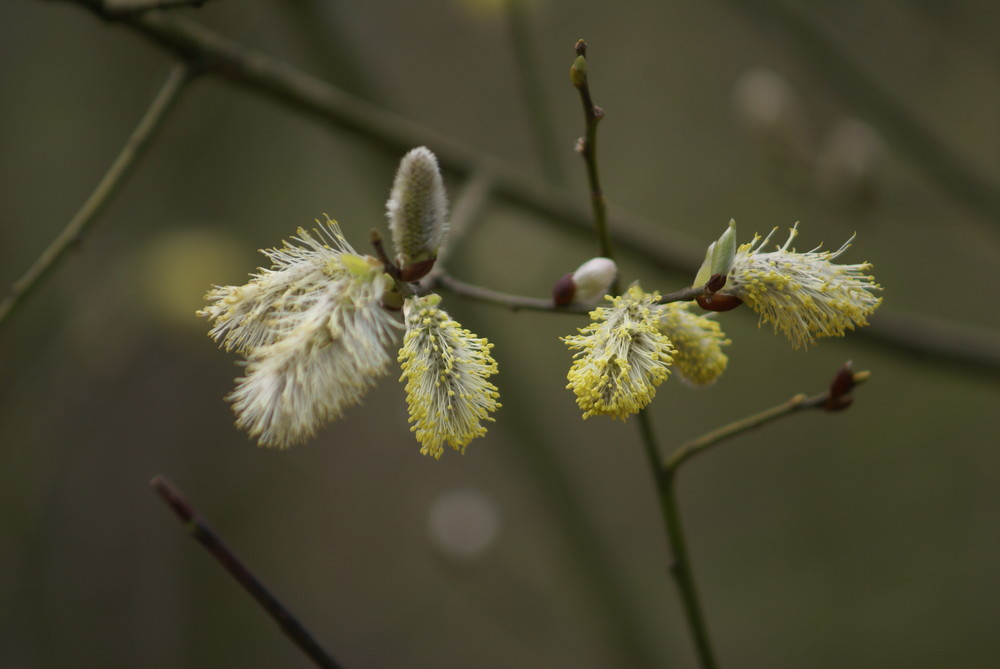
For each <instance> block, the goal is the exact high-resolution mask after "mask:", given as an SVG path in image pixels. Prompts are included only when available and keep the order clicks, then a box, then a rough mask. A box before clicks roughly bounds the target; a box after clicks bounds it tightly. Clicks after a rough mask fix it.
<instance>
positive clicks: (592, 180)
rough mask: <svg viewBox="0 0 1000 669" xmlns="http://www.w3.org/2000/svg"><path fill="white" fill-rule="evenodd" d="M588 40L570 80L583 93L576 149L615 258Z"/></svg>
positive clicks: (603, 238)
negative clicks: (581, 133)
mask: <svg viewBox="0 0 1000 669" xmlns="http://www.w3.org/2000/svg"><path fill="white" fill-rule="evenodd" d="M587 69H588V66H587V43H586V42H584V41H583V40H579V41H577V43H576V60H575V61H574V62H573V66H572V67H571V68H570V81H571V82H572V83H573V86H574V87H575V88H576V90H577V91H578V92H579V93H580V103H581V104H582V105H583V118H584V136H583V137H581V138H580V142H579V144H578V146H577V150H578V151H579V152H580V155H581V156H582V157H583V162H584V164H585V165H586V167H587V185H588V186H589V189H590V210H591V213H592V214H593V217H594V225H595V226H596V228H597V240H598V243H599V244H600V246H601V255H602V256H604V257H605V258H611V259H614V253H613V251H612V245H611V231H610V230H609V229H608V201H607V198H606V197H605V196H604V190H603V189H602V188H601V175H600V170H599V169H598V167H597V124H598V123H600V122H601V119H602V118H604V110H603V109H601V108H600V107H598V106H597V105H595V104H594V100H593V99H592V98H591V96H590V77H589V75H588V72H587ZM611 288H612V292H613V293H614V294H616V295H617V294H618V292H619V291H618V280H617V279H615V281H614V282H613V285H612V287H611Z"/></svg>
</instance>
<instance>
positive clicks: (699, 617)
mask: <svg viewBox="0 0 1000 669" xmlns="http://www.w3.org/2000/svg"><path fill="white" fill-rule="evenodd" d="M638 419H639V430H640V433H641V435H642V442H643V444H644V445H645V447H646V457H647V459H648V460H649V464H650V466H651V467H652V470H653V478H654V480H655V481H656V489H657V491H658V492H659V496H660V511H661V512H662V514H663V524H664V527H665V528H666V532H667V538H668V540H669V541H668V545H669V546H670V554H671V556H672V558H673V561H672V562H671V564H670V574H671V575H672V576H673V578H674V582H675V583H676V584H677V590H678V592H679V593H680V596H681V606H682V607H683V608H684V618H685V619H686V620H687V623H688V630H689V631H690V633H691V639H692V640H693V641H694V647H695V650H696V651H697V653H698V661H699V663H700V665H701V667H702V669H715V667H717V666H718V664H717V662H716V660H715V652H714V651H713V650H712V641H711V638H710V637H709V635H708V623H707V622H706V620H705V613H704V611H703V610H702V606H701V598H700V597H699V596H698V588H697V586H696V585H695V580H694V570H693V568H692V563H691V554H690V552H689V551H688V547H687V538H686V537H685V535H684V525H683V524H682V523H681V515H680V506H679V505H678V503H677V487H676V485H675V483H676V478H675V476H674V474H675V472H674V471H673V470H667V469H664V468H662V467H661V466H660V462H661V461H662V458H661V457H660V452H659V449H658V448H657V447H656V437H655V435H654V434H653V424H652V420H651V419H650V417H649V415H648V414H647V412H646V410H645V409H644V410H642V411H640V412H639V415H638Z"/></svg>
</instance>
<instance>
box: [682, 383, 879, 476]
mask: <svg viewBox="0 0 1000 669" xmlns="http://www.w3.org/2000/svg"><path fill="white" fill-rule="evenodd" d="M844 370H846V372H847V373H849V375H850V381H849V382H848V384H847V385H846V387H845V386H843V385H842V386H840V387H838V381H840V380H841V378H842V377H843V375H844V373H845V371H844ZM867 379H868V372H857V373H854V372H852V371H851V369H850V363H847V364H846V365H845V366H844V368H842V371H841V372H838V375H837V376H836V377H834V383H832V384H831V386H830V389H829V390H827V391H826V392H825V393H820V394H818V395H813V396H811V397H809V396H806V395H805V394H803V393H799V394H797V395H795V396H794V397H792V398H791V399H789V400H788V401H787V402H783V403H781V404H779V405H777V406H774V407H771V408H770V409H765V410H764V411H761V412H760V413H756V414H753V415H752V416H747V417H746V418H741V419H740V420H737V421H734V422H732V423H729V424H728V425H723V426H722V427H719V428H717V429H715V430H712V431H711V432H709V433H707V434H704V435H702V436H700V437H698V438H697V439H694V440H692V441H689V442H687V443H685V444H682V445H681V446H678V447H677V449H676V450H674V452H673V453H671V454H670V456H668V457H667V458H666V459H665V460H663V467H662V468H663V471H664V472H666V473H669V474H671V475H673V474H674V473H676V472H677V471H678V470H679V469H680V467H681V465H683V464H684V463H685V462H687V461H688V460H690V459H691V458H693V457H694V456H696V455H698V454H699V453H703V452H705V451H706V450H708V449H709V448H710V447H712V446H715V445H717V444H720V443H722V442H723V441H726V440H728V439H732V438H733V437H736V436H739V435H741V434H743V433H744V432H748V431H750V430H752V429H754V428H758V427H760V426H762V425H766V424H768V423H772V422H774V421H776V420H778V419H779V418H784V417H785V416H790V415H792V414H793V413H797V412H799V411H804V410H806V409H825V410H827V411H836V410H839V409H842V408H844V407H846V406H848V404H849V399H850V398H849V396H848V393H849V392H850V391H851V390H852V389H853V388H854V387H855V386H857V385H860V384H861V383H863V382H865V381H866V380H867Z"/></svg>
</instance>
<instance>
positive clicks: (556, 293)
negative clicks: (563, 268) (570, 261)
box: [552, 272, 576, 307]
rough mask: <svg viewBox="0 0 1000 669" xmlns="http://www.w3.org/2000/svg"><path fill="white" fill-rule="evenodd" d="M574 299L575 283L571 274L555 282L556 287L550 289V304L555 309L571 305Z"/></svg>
mask: <svg viewBox="0 0 1000 669" xmlns="http://www.w3.org/2000/svg"><path fill="white" fill-rule="evenodd" d="M575 298H576V283H575V282H574V281H573V274H572V272H571V273H569V274H566V275H565V276H563V277H562V278H561V279H559V280H558V281H556V285H555V286H553V287H552V302H553V303H554V304H555V305H556V306H557V307H565V306H566V305H567V304H572V303H573V300H574V299H575Z"/></svg>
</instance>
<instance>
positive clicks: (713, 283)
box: [705, 274, 726, 295]
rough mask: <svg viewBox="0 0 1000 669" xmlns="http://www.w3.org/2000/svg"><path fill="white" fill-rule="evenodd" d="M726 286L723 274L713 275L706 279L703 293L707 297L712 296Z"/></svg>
mask: <svg viewBox="0 0 1000 669" xmlns="http://www.w3.org/2000/svg"><path fill="white" fill-rule="evenodd" d="M725 286H726V277H725V275H724V274H713V275H712V276H710V277H708V281H706V282H705V292H706V293H708V294H709V295H713V294H715V293H717V292H719V291H720V290H722V289H723V288H725Z"/></svg>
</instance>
